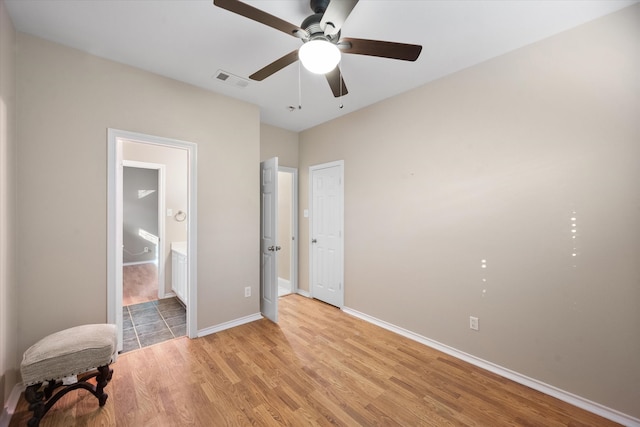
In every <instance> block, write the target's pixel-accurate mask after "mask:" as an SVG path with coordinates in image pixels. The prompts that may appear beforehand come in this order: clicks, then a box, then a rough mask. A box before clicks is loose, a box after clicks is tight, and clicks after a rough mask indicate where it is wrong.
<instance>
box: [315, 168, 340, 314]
mask: <svg viewBox="0 0 640 427" xmlns="http://www.w3.org/2000/svg"><path fill="white" fill-rule="evenodd" d="M343 169H344V163H343V162H342V161H340V162H333V163H327V164H324V165H318V166H312V167H310V168H309V175H310V177H311V178H310V184H311V191H310V193H311V195H310V196H311V250H310V254H311V260H310V265H311V294H312V296H313V297H314V298H317V299H319V300H321V301H324V302H326V303H328V304H331V305H335V306H336V307H342V306H343V305H344V287H343V255H342V254H343V233H342V230H343V228H344V227H343V223H344V207H343V206H344V190H343V188H344V184H343Z"/></svg>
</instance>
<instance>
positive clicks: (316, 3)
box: [303, 0, 331, 28]
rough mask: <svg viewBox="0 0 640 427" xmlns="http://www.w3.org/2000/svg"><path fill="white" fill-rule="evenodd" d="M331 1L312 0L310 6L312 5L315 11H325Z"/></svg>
mask: <svg viewBox="0 0 640 427" xmlns="http://www.w3.org/2000/svg"><path fill="white" fill-rule="evenodd" d="M330 1H331V0H310V1H309V6H311V10H313V13H324V11H325V10H327V7H328V6H329V2H330ZM303 28H304V27H303Z"/></svg>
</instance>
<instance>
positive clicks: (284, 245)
mask: <svg viewBox="0 0 640 427" xmlns="http://www.w3.org/2000/svg"><path fill="white" fill-rule="evenodd" d="M297 213H298V170H297V169H295V168H287V167H279V166H278V158H277V157H273V158H271V159H267V160H265V161H263V162H261V163H260V254H261V255H260V312H261V313H262V315H263V316H264V317H266V318H268V319H270V320H271V321H273V322H276V323H277V322H278V299H279V298H280V297H283V296H285V295H289V294H291V293H294V292H297V290H298V220H297Z"/></svg>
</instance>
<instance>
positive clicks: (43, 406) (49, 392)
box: [24, 365, 113, 427]
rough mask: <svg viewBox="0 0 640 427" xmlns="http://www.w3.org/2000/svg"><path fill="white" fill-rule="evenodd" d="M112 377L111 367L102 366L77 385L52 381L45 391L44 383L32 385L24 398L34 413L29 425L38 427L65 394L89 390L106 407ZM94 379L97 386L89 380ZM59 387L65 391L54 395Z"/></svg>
mask: <svg viewBox="0 0 640 427" xmlns="http://www.w3.org/2000/svg"><path fill="white" fill-rule="evenodd" d="M112 376H113V369H109V365H105V366H100V367H99V368H98V372H95V371H94V372H93V373H91V374H87V375H85V376H84V377H82V378H78V382H76V383H75V384H71V385H62V383H61V382H55V381H52V382H50V383H49V385H48V386H47V387H45V389H44V391H40V387H42V383H39V384H34V385H30V386H29V387H27V389H26V390H25V392H24V397H25V399H27V402H29V410H30V411H33V417H31V419H30V420H29V422H28V423H27V425H28V426H29V427H38V425H39V424H40V420H41V419H42V417H44V415H45V414H46V413H47V412H48V411H49V409H51V407H52V406H53V405H55V404H56V402H57V401H58V400H60V399H61V398H62V397H63V396H64V395H65V394H67V393H69V392H71V391H73V390H78V389H83V390H87V391H88V392H90V393H91V394H93V395H94V396H95V397H96V398H97V399H98V404H99V405H100V406H104V404H105V403H107V398H108V397H109V395H108V394H107V393H105V392H104V388H105V387H106V386H107V384H108V383H109V381H111V377H112ZM94 377H95V379H96V385H95V386H94V385H93V384H91V383H89V382H88V380H90V379H91V378H94ZM58 387H63V389H62V390H59V391H58V392H57V393H56V394H53V391H54V390H55V389H56V388H58Z"/></svg>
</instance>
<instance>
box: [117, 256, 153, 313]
mask: <svg viewBox="0 0 640 427" xmlns="http://www.w3.org/2000/svg"><path fill="white" fill-rule="evenodd" d="M157 299H158V266H157V265H156V264H153V263H147V264H136V265H125V266H124V267H123V268H122V305H123V306H128V305H133V304H140V303H143V302H147V301H155V300H157Z"/></svg>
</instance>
